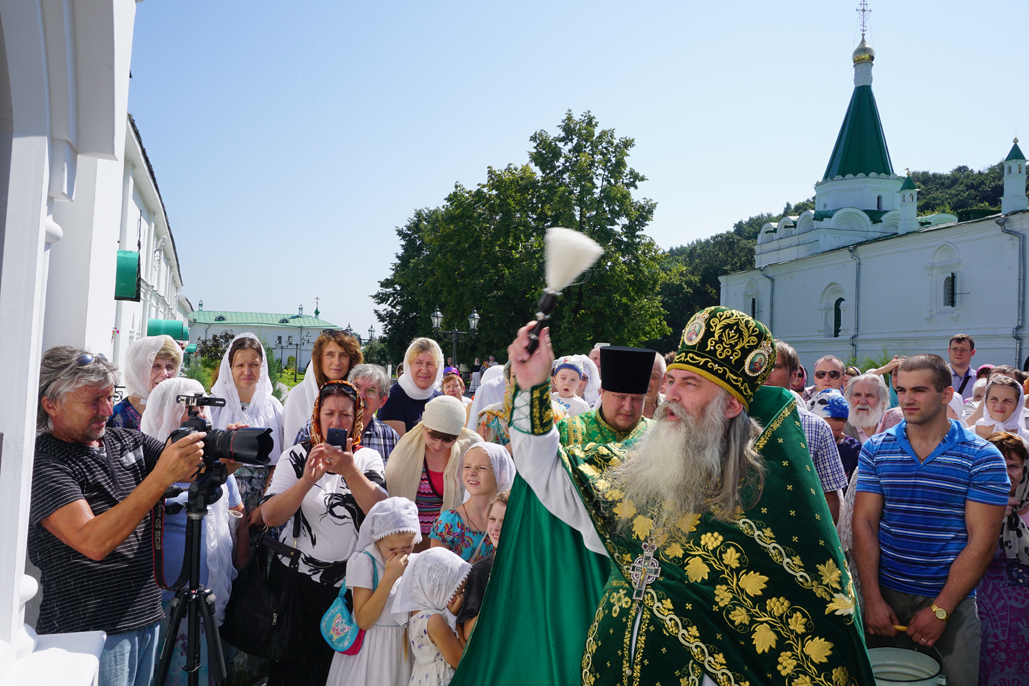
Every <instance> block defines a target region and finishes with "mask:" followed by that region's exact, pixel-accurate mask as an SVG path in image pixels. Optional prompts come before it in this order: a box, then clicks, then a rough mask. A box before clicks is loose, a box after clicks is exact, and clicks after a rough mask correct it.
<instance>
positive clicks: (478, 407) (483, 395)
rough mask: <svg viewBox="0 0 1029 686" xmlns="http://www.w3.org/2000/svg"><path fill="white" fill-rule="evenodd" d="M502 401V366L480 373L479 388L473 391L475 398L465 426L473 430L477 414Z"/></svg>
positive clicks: (477, 419) (477, 418) (477, 417)
mask: <svg viewBox="0 0 1029 686" xmlns="http://www.w3.org/2000/svg"><path fill="white" fill-rule="evenodd" d="M503 399H504V366H503V365H499V364H498V365H497V366H495V367H490V368H489V369H487V370H486V371H485V372H483V373H482V379H480V380H479V387H478V388H477V389H476V390H475V397H474V398H472V407H471V409H470V410H469V413H468V422H467V423H466V424H465V426H466V427H467V428H469V429H473V430H474V429H475V425H476V424H477V423H478V421H479V413H480V412H482V411H483V410H485V409H486V408H487V407H489V406H490V405H493V404H495V403H499V402H500V401H501V400H503Z"/></svg>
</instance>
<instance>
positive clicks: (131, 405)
mask: <svg viewBox="0 0 1029 686" xmlns="http://www.w3.org/2000/svg"><path fill="white" fill-rule="evenodd" d="M181 366H182V349H181V348H179V344H178V343H176V342H175V339H174V338H172V337H171V336H147V337H146V338H140V339H139V340H137V341H133V343H132V345H130V346H129V350H128V352H127V353H126V354H125V364H124V365H123V367H124V369H125V399H124V400H122V401H121V402H120V403H118V404H117V405H115V406H114V414H112V415H111V417H110V419H108V420H107V426H109V427H111V428H121V429H137V430H138V429H139V422H140V417H141V415H142V414H143V410H144V408H146V403H147V398H148V397H149V395H150V392H151V391H153V390H154V388H156V387H157V384H159V383H161V382H162V381H164V380H165V379H173V378H175V377H176V376H178V375H179V367H181Z"/></svg>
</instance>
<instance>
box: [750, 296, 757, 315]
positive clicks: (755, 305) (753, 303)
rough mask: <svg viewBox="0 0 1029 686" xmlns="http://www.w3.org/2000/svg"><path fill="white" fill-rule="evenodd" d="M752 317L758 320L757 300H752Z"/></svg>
mask: <svg viewBox="0 0 1029 686" xmlns="http://www.w3.org/2000/svg"><path fill="white" fill-rule="evenodd" d="M750 316H751V317H752V318H754V319H757V298H751V299H750Z"/></svg>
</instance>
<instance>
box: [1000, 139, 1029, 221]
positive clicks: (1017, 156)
mask: <svg viewBox="0 0 1029 686" xmlns="http://www.w3.org/2000/svg"><path fill="white" fill-rule="evenodd" d="M1025 176H1026V169H1025V155H1024V154H1022V150H1021V149H1020V148H1019V147H1018V139H1017V138H1016V139H1015V144H1014V145H1012V146H1011V152H1009V153H1008V157H1007V159H1006V160H1004V197H1002V198H1001V199H1000V211H1001V212H1002V213H1003V214H1008V213H1009V212H1018V211H1019V210H1025V209H1029V199H1027V198H1026V196H1025Z"/></svg>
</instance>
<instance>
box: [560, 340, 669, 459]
mask: <svg viewBox="0 0 1029 686" xmlns="http://www.w3.org/2000/svg"><path fill="white" fill-rule="evenodd" d="M656 354H657V353H655V352H654V351H653V350H648V349H646V348H624V347H620V346H613V345H608V346H604V347H603V348H600V363H601V366H602V367H603V368H604V374H603V375H602V376H601V379H600V406H599V407H598V408H596V409H595V410H592V411H590V412H585V413H583V414H580V415H578V416H576V417H568V418H566V419H563V420H561V422H559V423H558V425H557V428H558V432H559V433H560V435H561V444H562V445H575V444H578V445H585V444H587V443H621V442H622V441H625V440H628V439H629V438H632V437H634V436H635V435H636V434H637V433H642V432H643V430H644V429H646V427H647V424H649V423H650V420H648V419H644V418H643V400H644V396H645V395H646V394H647V390H648V388H649V387H650V375H651V373H652V372H653V369H654V357H655V355H656Z"/></svg>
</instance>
